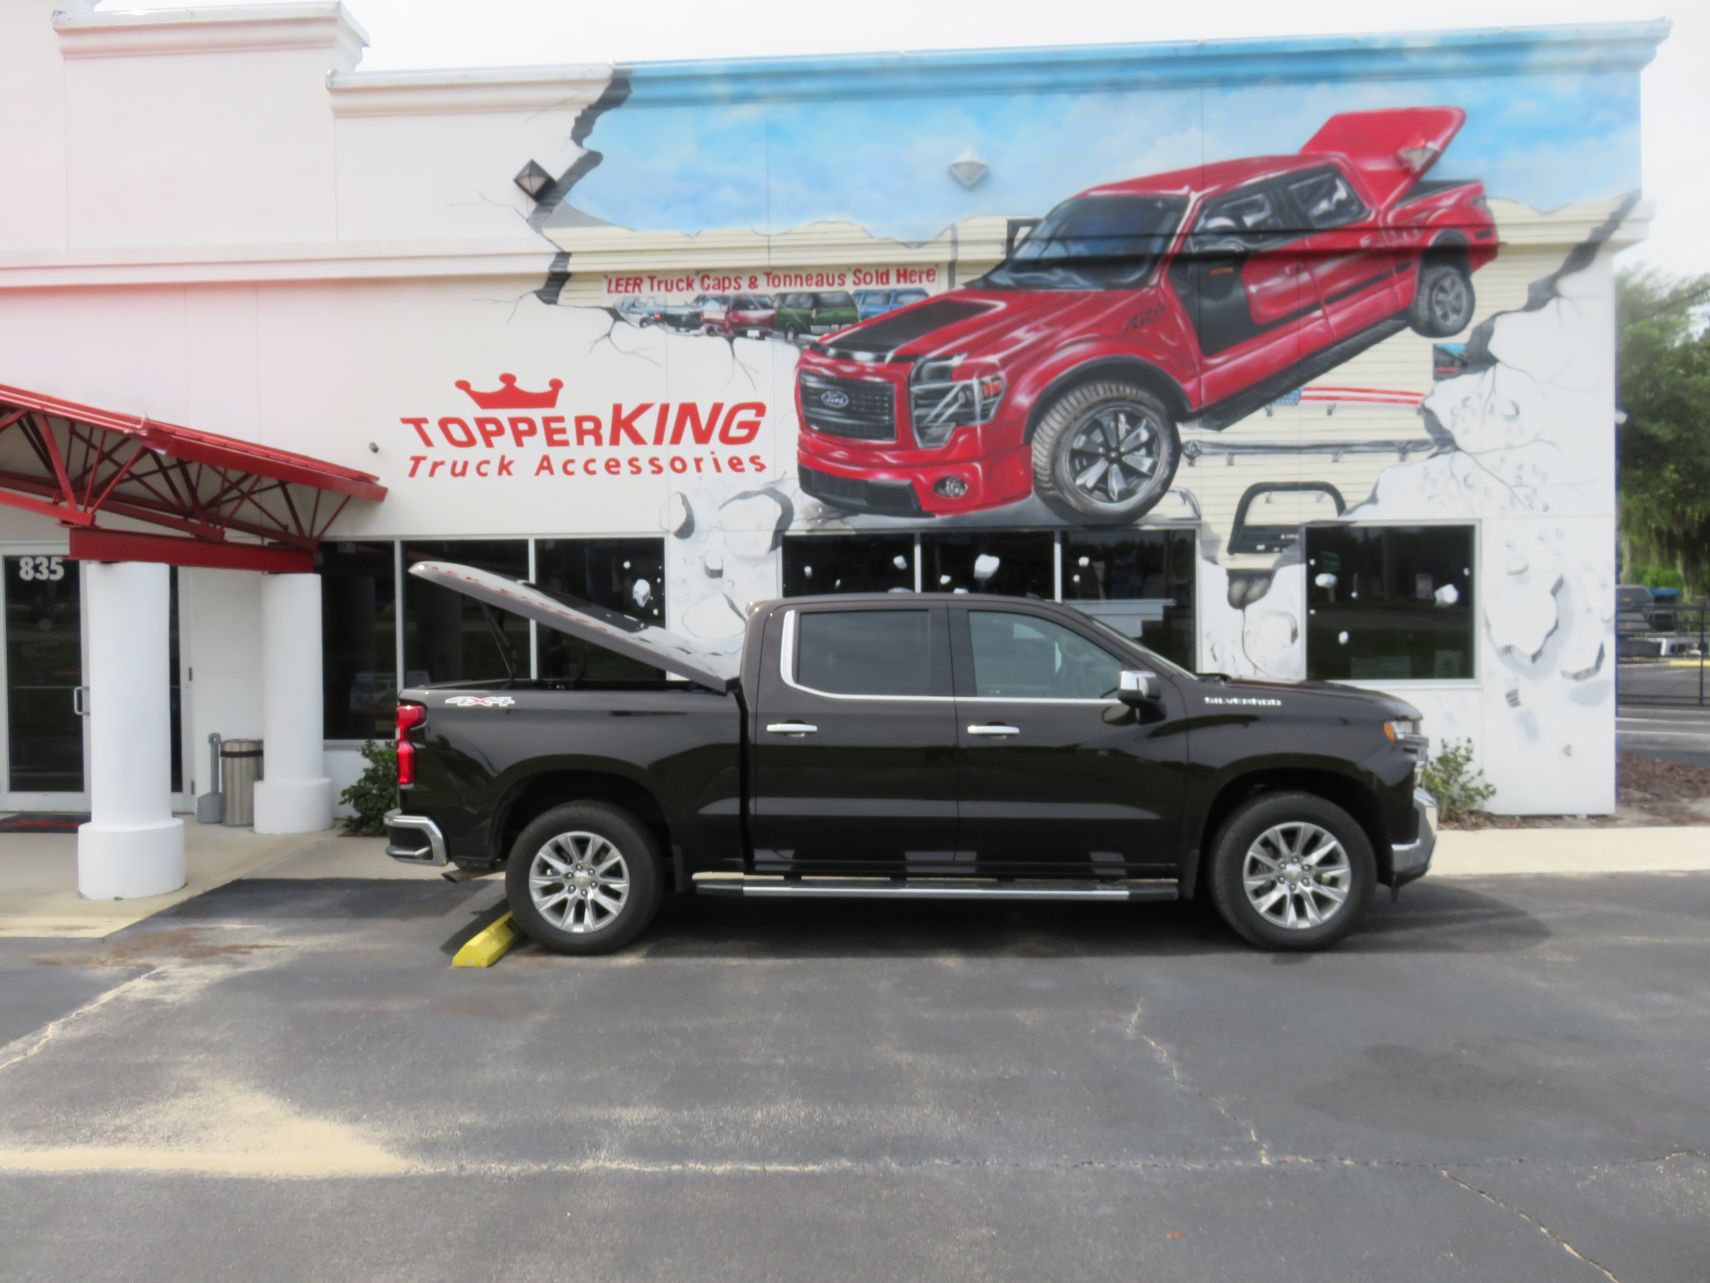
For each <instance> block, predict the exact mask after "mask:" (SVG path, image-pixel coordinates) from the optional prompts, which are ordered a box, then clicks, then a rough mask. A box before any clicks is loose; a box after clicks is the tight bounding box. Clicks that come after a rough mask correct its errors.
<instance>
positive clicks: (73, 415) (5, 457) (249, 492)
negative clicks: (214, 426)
mask: <svg viewBox="0 0 1710 1283" xmlns="http://www.w3.org/2000/svg"><path fill="white" fill-rule="evenodd" d="M385 497H386V487H385V486H383V485H381V484H380V483H379V481H378V480H377V479H376V478H375V477H374V476H372V475H371V474H369V473H366V472H358V471H356V470H355V469H353V468H342V467H339V466H338V465H337V464H332V463H325V462H323V461H322V460H320V459H313V458H310V457H309V456H308V455H304V454H293V453H292V452H290V451H289V450H276V449H274V448H272V447H271V446H264V445H260V444H258V443H256V442H253V441H239V440H237V439H235V438H233V437H222V436H216V435H214V434H213V433H211V432H199V431H197V430H196V429H194V428H183V427H179V426H177V425H176V424H171V423H161V422H158V421H156V420H153V419H149V418H147V417H139V416H137V415H132V414H119V413H115V412H113V411H111V410H97V409H95V408H93V407H91V406H87V405H78V404H76V403H75V402H72V401H62V400H60V399H59V398H57V397H50V396H43V395H41V394H40V393H36V392H25V391H23V390H22V389H19V388H10V387H6V386H4V385H3V384H0V504H6V505H8V506H10V507H13V508H21V509H23V510H24V511H26V512H36V513H40V514H42V515H43V516H48V517H52V518H53V519H54V520H55V521H58V522H60V523H62V524H63V525H66V526H68V527H70V529H71V555H72V556H73V557H79V558H83V559H86V560H96V561H164V562H169V563H171V564H174V565H182V566H219V567H225V568H230V569H245V570H276V571H285V570H309V569H311V568H312V566H313V554H314V550H315V548H316V546H317V545H318V544H319V542H320V539H321V536H322V535H324V534H325V533H326V531H327V528H328V527H329V526H330V525H331V524H332V522H333V521H334V519H335V518H337V516H338V515H339V513H341V512H343V511H344V508H345V505H346V504H348V503H349V502H350V501H351V500H352V499H365V500H368V501H370V502H378V501H379V500H381V499H384V498H385ZM103 514H107V515H110V516H113V517H125V518H129V519H130V520H133V521H144V522H147V523H149V524H150V525H155V526H160V527H162V528H163V529H165V530H169V531H172V532H173V533H172V534H171V535H154V534H137V533H134V532H132V531H118V530H110V529H105V528H101V527H100V526H99V525H98V524H97V518H98V517H100V516H101V515H103ZM233 533H235V534H238V535H248V536H252V537H254V538H255V539H259V540H261V541H262V542H259V543H257V542H251V541H249V540H243V539H228V538H227V536H228V535H229V534H233Z"/></svg>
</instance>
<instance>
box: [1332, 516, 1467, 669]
mask: <svg viewBox="0 0 1710 1283" xmlns="http://www.w3.org/2000/svg"><path fill="white" fill-rule="evenodd" d="M1305 543H1306V583H1307V587H1306V600H1307V620H1306V675H1307V676H1308V677H1309V678H1312V679H1314V680H1334V679H1337V678H1353V679H1372V680H1384V679H1390V680H1399V679H1433V678H1435V679H1453V678H1470V677H1472V676H1473V620H1474V617H1475V616H1474V614H1473V576H1472V567H1473V527H1471V526H1308V527H1307V528H1306V535H1305Z"/></svg>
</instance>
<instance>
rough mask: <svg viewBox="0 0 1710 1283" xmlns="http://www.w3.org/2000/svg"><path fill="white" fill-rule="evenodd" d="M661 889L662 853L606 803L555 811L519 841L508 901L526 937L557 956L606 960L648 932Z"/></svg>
mask: <svg viewBox="0 0 1710 1283" xmlns="http://www.w3.org/2000/svg"><path fill="white" fill-rule="evenodd" d="M663 885H664V878H663V877H662V876H661V873H660V856H659V846H658V843H657V842H656V841H655V840H654V837H653V835H652V834H651V833H650V832H648V830H647V828H646V827H645V826H644V825H642V824H641V823H640V822H639V821H637V820H636V818H635V817H634V816H632V815H630V814H629V812H627V811H624V810H620V809H619V808H618V807H615V806H608V805H606V804H605V803H603V802H572V803H570V804H568V805H566V806H558V807H554V808H553V809H552V810H550V811H548V812H546V813H545V814H544V815H542V816H540V817H539V818H537V819H536V820H534V821H533V822H532V823H531V824H529V825H528V827H527V828H525V829H524V830H523V831H522V832H521V833H520V834H518V835H517V840H516V842H515V843H514V844H513V845H512V846H511V854H510V858H509V860H508V861H507V862H506V865H505V898H506V900H507V901H508V902H509V904H510V909H511V915H512V917H513V918H515V919H516V923H517V925H518V926H519V927H521V928H522V929H523V931H524V933H525V934H526V935H528V937H529V938H530V939H532V940H534V941H535V942H536V943H538V944H541V945H544V946H545V947H546V948H548V949H552V950H555V951H556V952H558V953H573V954H597V953H611V952H613V951H614V950H617V949H621V948H623V946H624V945H626V944H628V943H629V942H630V941H631V940H633V939H635V937H636V936H638V935H640V934H641V932H642V931H643V930H645V929H646V927H647V924H648V923H649V922H651V921H652V920H653V915H654V914H655V913H656V912H657V911H658V909H659V897H660V893H661V889H662V887H663Z"/></svg>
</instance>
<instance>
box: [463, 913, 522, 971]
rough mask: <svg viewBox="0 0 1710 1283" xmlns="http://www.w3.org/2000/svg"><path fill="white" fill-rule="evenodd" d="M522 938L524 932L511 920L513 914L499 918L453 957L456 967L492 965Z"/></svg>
mask: <svg viewBox="0 0 1710 1283" xmlns="http://www.w3.org/2000/svg"><path fill="white" fill-rule="evenodd" d="M521 939H522V932H521V931H518V930H517V926H516V923H514V922H512V921H511V915H510V914H508V913H507V914H505V915H504V917H502V918H499V919H497V920H496V921H494V922H493V923H491V924H490V925H488V926H485V927H483V928H482V929H481V930H479V931H477V932H476V933H475V934H474V935H472V936H470V937H469V939H468V940H466V941H464V943H463V947H462V948H461V949H459V950H458V951H457V953H456V954H455V955H454V956H453V957H452V959H451V965H452V966H454V967H490V966H492V965H493V964H494V963H495V962H497V961H498V960H499V959H500V958H502V957H504V956H505V955H506V954H507V953H509V952H510V951H511V946H512V945H514V944H515V943H516V942H517V941H518V940H521Z"/></svg>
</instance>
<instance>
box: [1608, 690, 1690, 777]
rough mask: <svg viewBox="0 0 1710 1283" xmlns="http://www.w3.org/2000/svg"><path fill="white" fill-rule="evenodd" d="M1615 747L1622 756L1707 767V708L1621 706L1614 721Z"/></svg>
mask: <svg viewBox="0 0 1710 1283" xmlns="http://www.w3.org/2000/svg"><path fill="white" fill-rule="evenodd" d="M1615 745H1616V747H1617V749H1619V750H1620V751H1621V752H1623V753H1643V754H1644V755H1645V756H1646V757H1659V758H1661V759H1662V760H1663V761H1665V762H1679V763H1680V764H1682V765H1683V766H1710V708H1670V707H1667V706H1665V705H1639V704H1623V705H1621V707H1620V709H1619V711H1618V714H1617V716H1616V719H1615Z"/></svg>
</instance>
